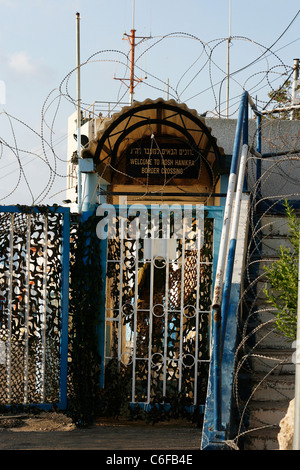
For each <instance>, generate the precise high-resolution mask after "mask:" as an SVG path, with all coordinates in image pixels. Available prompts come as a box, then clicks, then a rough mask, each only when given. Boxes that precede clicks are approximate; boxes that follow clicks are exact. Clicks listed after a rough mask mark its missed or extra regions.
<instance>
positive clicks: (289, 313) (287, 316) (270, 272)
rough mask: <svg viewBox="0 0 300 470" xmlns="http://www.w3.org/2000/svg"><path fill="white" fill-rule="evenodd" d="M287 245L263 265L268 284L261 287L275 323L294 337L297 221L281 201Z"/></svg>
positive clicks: (287, 206) (297, 241) (296, 281)
mask: <svg viewBox="0 0 300 470" xmlns="http://www.w3.org/2000/svg"><path fill="white" fill-rule="evenodd" d="M284 205H285V212H286V216H287V221H288V226H289V235H288V239H289V241H290V243H291V248H285V247H282V246H281V247H280V250H279V253H278V254H279V258H278V260H277V261H275V262H274V263H272V265H271V266H268V267H266V266H265V267H264V269H265V274H266V278H267V281H268V284H267V285H266V287H265V289H264V293H265V295H266V298H267V302H268V303H269V304H270V305H272V307H273V308H274V310H275V313H274V314H275V316H276V327H277V329H278V331H280V332H281V333H282V334H283V335H284V336H285V337H286V338H287V339H288V340H290V341H293V340H295V339H296V329H297V299H298V258H299V228H300V223H299V220H298V219H297V217H296V214H295V211H294V210H293V208H292V207H291V206H290V205H289V203H288V202H287V201H285V203H284Z"/></svg>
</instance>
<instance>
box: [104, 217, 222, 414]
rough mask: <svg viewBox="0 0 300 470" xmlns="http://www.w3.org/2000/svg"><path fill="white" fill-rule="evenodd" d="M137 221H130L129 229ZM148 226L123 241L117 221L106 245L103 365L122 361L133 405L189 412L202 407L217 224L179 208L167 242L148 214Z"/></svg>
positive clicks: (171, 221)
mask: <svg viewBox="0 0 300 470" xmlns="http://www.w3.org/2000/svg"><path fill="white" fill-rule="evenodd" d="M134 220H135V219H134V217H132V218H130V217H128V219H127V221H126V223H127V224H128V226H129V227H130V226H132V225H133V223H134ZM123 222H124V220H123ZM178 222H179V225H177V229H176V223H178ZM148 224H149V225H148V233H147V234H146V236H145V237H143V238H142V237H135V238H129V237H124V236H123V235H124V234H123V235H122V233H121V231H122V230H123V229H124V227H122V224H121V218H120V217H119V216H118V215H116V231H115V234H116V236H115V237H114V238H110V239H109V240H108V253H107V283H106V319H105V320H106V335H105V336H106V343H105V366H106V368H108V367H109V365H110V364H111V362H112V361H115V360H117V361H118V363H119V366H120V367H122V368H125V369H126V373H127V377H130V380H129V381H128V383H129V384H130V385H129V388H128V399H129V401H130V402H132V403H144V404H150V403H152V402H156V403H166V404H167V403H169V402H171V401H172V400H174V399H175V398H178V397H179V396H180V397H181V398H183V399H184V400H185V401H186V404H187V405H189V406H195V405H199V404H204V399H205V391H206V384H207V370H208V363H209V359H210V348H209V328H210V305H211V284H212V271H213V225H214V221H213V219H210V218H207V217H204V210H203V211H202V215H201V217H200V218H199V217H197V211H196V209H195V208H193V209H192V212H191V217H189V218H188V220H187V219H186V218H185V216H184V214H183V213H181V209H180V219H178V217H177V219H176V221H175V215H174V212H171V217H170V219H169V224H167V226H166V227H165V228H166V229H167V232H168V234H167V235H168V237H167V238H165V237H164V236H163V235H164V234H163V227H162V223H161V221H158V219H157V218H156V217H153V212H150V209H149V212H148ZM125 225H126V224H125ZM178 227H180V230H181V233H180V236H179V237H178V236H175V231H176V234H177V235H178ZM154 230H155V231H156V236H153V231H154ZM126 383H127V382H126Z"/></svg>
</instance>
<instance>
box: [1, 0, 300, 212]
mask: <svg viewBox="0 0 300 470" xmlns="http://www.w3.org/2000/svg"><path fill="white" fill-rule="evenodd" d="M77 12H79V13H80V56H81V64H82V65H81V69H80V70H81V98H82V106H83V107H84V108H87V107H88V106H89V105H90V104H92V103H93V102H94V101H98V102H103V103H106V102H108V101H109V102H112V103H116V102H120V103H121V104H119V107H120V106H122V105H125V104H128V100H129V96H128V86H127V84H128V80H127V79H128V78H129V68H128V65H129V59H128V54H129V51H130V47H129V42H128V37H127V36H126V34H130V30H131V29H133V28H134V29H135V30H136V36H137V46H136V51H135V53H136V55H135V58H136V62H135V75H136V78H137V79H141V82H140V83H137V82H136V87H135V93H134V99H135V100H137V101H143V100H144V99H146V98H153V99H155V98H158V97H163V98H165V99H167V98H173V99H175V100H177V101H179V102H183V103H186V104H187V106H188V107H189V108H192V109H196V110H197V111H198V112H199V113H203V112H207V115H208V116H209V117H216V118H218V117H221V118H225V117H226V116H228V117H230V118H231V117H232V118H234V117H235V116H236V112H237V110H238V106H239V100H240V95H241V93H242V91H243V90H244V89H246V90H247V91H248V92H249V93H250V95H251V96H252V98H253V99H254V100H255V101H256V103H257V105H258V107H259V108H264V107H266V106H267V105H268V101H269V98H268V93H269V92H270V91H271V90H272V89H276V88H278V87H279V86H280V85H282V84H283V83H284V81H285V80H286V79H287V78H288V77H289V76H290V75H291V73H292V67H293V61H294V59H295V58H300V33H299V31H300V13H299V1H298V0H288V1H286V0H252V1H251V2H249V1H248V0H239V1H238V0H231V1H230V0H211V1H209V2H208V1H205V2H204V1H202V0H185V1H184V2H183V1H179V0H135V1H133V0H110V1H107V2H105V1H103V0H84V1H83V0H64V1H58V0H0V58H1V66H0V142H1V143H0V204H2V205H8V204H28V205H32V204H50V205H51V204H61V202H62V201H63V199H64V198H65V188H66V169H67V165H66V160H67V158H69V157H70V156H68V155H67V134H68V129H67V120H68V117H69V115H70V114H72V113H73V112H74V111H75V109H76V108H75V104H76V13H77ZM133 12H134V14H133ZM229 36H230V37H231V40H230V42H228V37H229ZM228 45H229V71H230V81H229V98H230V99H229V106H228V111H227V95H226V87H227V78H226V74H227V57H228V56H227V52H228ZM121 78H122V79H123V80H120V79H121ZM101 106H102V105H101ZM103 106H104V104H103ZM105 106H106V105H105ZM111 106H114V105H111ZM117 109H119V108H116V110H117Z"/></svg>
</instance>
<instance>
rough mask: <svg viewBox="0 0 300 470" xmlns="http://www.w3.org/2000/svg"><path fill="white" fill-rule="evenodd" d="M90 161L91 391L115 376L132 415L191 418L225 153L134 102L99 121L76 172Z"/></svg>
mask: <svg viewBox="0 0 300 470" xmlns="http://www.w3.org/2000/svg"><path fill="white" fill-rule="evenodd" d="M89 161H91V162H92V166H93V168H94V175H95V174H96V176H97V178H96V179H95V180H94V189H91V192H92V193H93V192H94V193H95V191H96V190H97V191H98V192H99V190H100V202H101V203H100V204H99V205H96V217H97V236H98V238H99V239H100V243H101V245H102V253H103V256H102V268H103V279H104V285H103V294H104V295H103V298H104V299H105V301H103V304H102V310H101V318H100V324H101V327H100V330H99V344H100V355H101V360H102V374H101V387H103V388H104V389H105V387H106V386H107V380H110V378H111V371H112V369H113V366H115V368H114V370H116V371H117V373H119V374H122V377H123V378H124V381H123V383H124V387H126V393H127V396H128V402H129V403H130V404H131V405H132V406H136V405H139V406H140V407H142V408H143V409H144V410H146V411H147V410H149V409H151V407H152V406H153V405H154V404H156V405H157V406H160V405H162V406H164V407H169V408H170V407H172V404H174V403H177V404H178V403H180V404H181V405H182V406H183V407H185V409H187V410H189V411H191V412H193V411H195V410H198V411H199V410H200V412H201V411H203V407H204V404H205V398H206V391H207V383H208V371H209V364H210V358H211V328H212V319H211V303H212V292H213V284H214V276H215V272H216V263H217V255H218V249H219V244H220V236H221V229H222V223H223V208H224V200H225V196H226V194H225V192H224V191H223V187H224V180H225V186H226V178H227V174H228V168H227V166H226V157H225V155H224V151H223V149H222V148H220V147H219V146H218V144H217V141H216V139H215V137H214V136H213V135H212V133H211V130H210V128H209V127H208V126H207V125H206V124H205V120H204V118H203V117H201V116H199V115H198V114H197V112H196V111H194V110H190V109H188V108H187V107H186V106H185V105H184V104H178V103H176V102H175V101H164V100H162V99H158V100H155V101H152V100H146V101H144V102H142V103H139V102H135V103H134V104H133V105H132V106H130V107H125V108H123V109H122V110H121V112H120V113H117V114H114V115H113V116H112V118H111V119H109V120H107V121H106V122H105V123H104V125H102V128H101V130H100V131H98V133H97V135H96V138H94V139H92V140H90V141H89V145H88V146H87V147H86V149H85V150H83V152H82V162H81V165H82V166H81V167H83V165H87V164H88V162H89ZM79 168H80V166H79ZM83 177H84V178H86V174H84V173H83ZM90 177H93V176H92V173H91V174H90ZM89 181H91V180H89ZM99 181H100V186H97V185H99ZM84 184H85V183H84V182H83V183H82V185H83V186H84ZM88 184H89V183H87V185H88ZM222 191H223V192H222ZM225 191H226V190H225ZM83 204H84V201H83ZM108 377H109V379H108Z"/></svg>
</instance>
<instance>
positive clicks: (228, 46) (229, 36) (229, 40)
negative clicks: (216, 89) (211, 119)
mask: <svg viewBox="0 0 300 470" xmlns="http://www.w3.org/2000/svg"><path fill="white" fill-rule="evenodd" d="M230 42H231V0H229V35H228V39H227V109H226V116H227V118H228V115H229V48H230Z"/></svg>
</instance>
